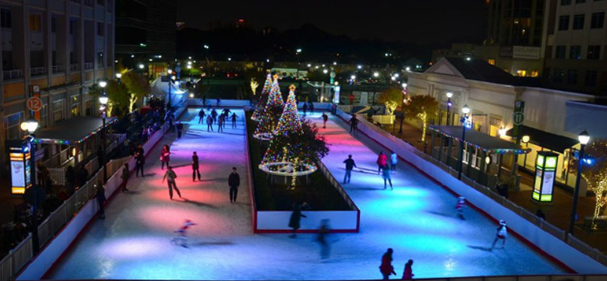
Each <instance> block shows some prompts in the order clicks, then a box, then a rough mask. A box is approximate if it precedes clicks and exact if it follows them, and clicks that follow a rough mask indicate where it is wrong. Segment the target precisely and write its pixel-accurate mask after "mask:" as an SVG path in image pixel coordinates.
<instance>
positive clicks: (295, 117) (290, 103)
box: [274, 85, 301, 135]
mask: <svg viewBox="0 0 607 281" xmlns="http://www.w3.org/2000/svg"><path fill="white" fill-rule="evenodd" d="M289 90H290V91H289V97H288V98H287V101H286V103H285V107H284V109H283V111H282V115H281V116H280V119H279V120H278V124H277V125H276V130H275V131H274V135H280V134H282V135H286V134H289V133H296V134H300V133H301V119H300V118H299V114H297V101H296V100H295V85H291V86H290V87H289Z"/></svg>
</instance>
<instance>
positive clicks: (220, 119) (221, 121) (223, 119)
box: [198, 108, 238, 132]
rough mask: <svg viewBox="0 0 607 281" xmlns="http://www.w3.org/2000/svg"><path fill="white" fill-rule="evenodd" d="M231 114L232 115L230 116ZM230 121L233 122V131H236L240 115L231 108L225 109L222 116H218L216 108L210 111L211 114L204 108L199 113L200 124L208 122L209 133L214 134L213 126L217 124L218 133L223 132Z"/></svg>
mask: <svg viewBox="0 0 607 281" xmlns="http://www.w3.org/2000/svg"><path fill="white" fill-rule="evenodd" d="M230 113H232V114H231V115H230ZM205 116H206V118H205ZM228 119H231V120H232V129H236V119H238V115H236V113H235V112H232V111H231V110H230V109H229V108H224V109H223V110H222V113H221V114H218V113H217V111H216V110H215V109H214V108H213V109H210V110H209V114H206V113H205V112H204V109H202V108H201V109H200V111H198V124H202V123H203V122H204V121H206V124H207V132H214V130H213V124H217V132H223V129H225V126H226V123H227V121H228Z"/></svg>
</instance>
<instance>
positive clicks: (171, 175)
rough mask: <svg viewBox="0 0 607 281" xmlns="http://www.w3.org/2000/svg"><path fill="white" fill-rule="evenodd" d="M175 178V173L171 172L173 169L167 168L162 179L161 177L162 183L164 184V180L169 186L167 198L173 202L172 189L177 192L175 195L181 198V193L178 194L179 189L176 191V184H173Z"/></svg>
mask: <svg viewBox="0 0 607 281" xmlns="http://www.w3.org/2000/svg"><path fill="white" fill-rule="evenodd" d="M176 178H177V174H175V171H173V167H172V166H168V167H167V171H166V173H164V177H162V182H164V180H165V179H166V180H167V183H168V186H169V197H170V198H171V200H173V188H174V189H175V191H176V192H177V195H179V198H181V192H179V189H177V184H176V183H175V179H176Z"/></svg>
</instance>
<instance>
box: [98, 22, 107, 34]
mask: <svg viewBox="0 0 607 281" xmlns="http://www.w3.org/2000/svg"><path fill="white" fill-rule="evenodd" d="M97 35H98V36H104V35H105V24H103V23H102V22H98V23H97Z"/></svg>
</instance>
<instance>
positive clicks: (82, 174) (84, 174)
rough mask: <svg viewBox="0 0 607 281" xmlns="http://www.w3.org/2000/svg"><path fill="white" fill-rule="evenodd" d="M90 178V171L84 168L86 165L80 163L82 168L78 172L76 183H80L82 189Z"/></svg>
mask: <svg viewBox="0 0 607 281" xmlns="http://www.w3.org/2000/svg"><path fill="white" fill-rule="evenodd" d="M88 178H89V171H88V170H87V169H86V167H85V166H84V163H80V167H79V168H78V171H76V181H78V186H79V187H82V186H84V184H86V181H87V180H88Z"/></svg>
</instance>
